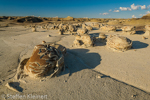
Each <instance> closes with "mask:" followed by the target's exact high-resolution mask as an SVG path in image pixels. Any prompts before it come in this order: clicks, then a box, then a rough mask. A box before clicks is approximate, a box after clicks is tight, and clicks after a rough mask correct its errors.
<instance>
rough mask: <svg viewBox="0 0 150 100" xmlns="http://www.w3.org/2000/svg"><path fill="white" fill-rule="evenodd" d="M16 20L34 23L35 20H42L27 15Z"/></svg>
mask: <svg viewBox="0 0 150 100" xmlns="http://www.w3.org/2000/svg"><path fill="white" fill-rule="evenodd" d="M17 22H21V23H24V22H27V23H36V22H43V20H42V19H40V18H38V17H33V16H27V17H23V18H19V19H17Z"/></svg>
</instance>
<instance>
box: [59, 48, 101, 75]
mask: <svg viewBox="0 0 150 100" xmlns="http://www.w3.org/2000/svg"><path fill="white" fill-rule="evenodd" d="M88 51H89V50H88V49H71V50H68V51H67V54H66V56H65V66H66V69H65V72H64V73H61V74H60V75H63V74H68V73H69V76H71V75H72V74H73V73H75V72H79V71H81V70H83V69H93V68H95V67H96V66H97V65H99V64H100V62H101V56H100V55H99V54H98V53H88ZM67 70H69V71H67Z"/></svg>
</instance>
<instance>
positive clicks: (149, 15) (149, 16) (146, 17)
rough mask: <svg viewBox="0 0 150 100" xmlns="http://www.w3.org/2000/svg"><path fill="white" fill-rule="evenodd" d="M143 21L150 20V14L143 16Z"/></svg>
mask: <svg viewBox="0 0 150 100" xmlns="http://www.w3.org/2000/svg"><path fill="white" fill-rule="evenodd" d="M141 19H150V13H149V14H147V15H145V16H143V17H142V18H141Z"/></svg>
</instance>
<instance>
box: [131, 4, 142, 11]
mask: <svg viewBox="0 0 150 100" xmlns="http://www.w3.org/2000/svg"><path fill="white" fill-rule="evenodd" d="M139 7H140V5H137V6H135V5H134V3H133V4H132V5H131V9H133V10H138V9H139Z"/></svg>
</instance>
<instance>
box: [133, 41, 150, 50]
mask: <svg viewBox="0 0 150 100" xmlns="http://www.w3.org/2000/svg"><path fill="white" fill-rule="evenodd" d="M148 46H149V44H147V43H143V42H140V41H133V42H132V48H133V49H142V48H146V47H148Z"/></svg>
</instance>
